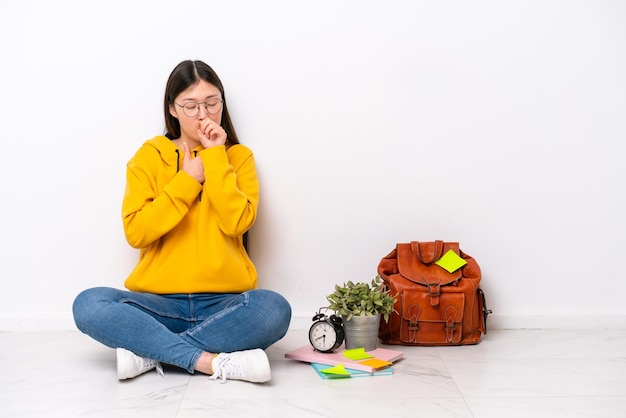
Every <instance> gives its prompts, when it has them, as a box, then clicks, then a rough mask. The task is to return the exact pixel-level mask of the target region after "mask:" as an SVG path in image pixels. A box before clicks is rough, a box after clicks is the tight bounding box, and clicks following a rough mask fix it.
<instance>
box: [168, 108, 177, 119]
mask: <svg viewBox="0 0 626 418" xmlns="http://www.w3.org/2000/svg"><path fill="white" fill-rule="evenodd" d="M170 115H172V116H174V117H175V118H176V119H178V113H176V106H174V105H173V104H171V105H170Z"/></svg>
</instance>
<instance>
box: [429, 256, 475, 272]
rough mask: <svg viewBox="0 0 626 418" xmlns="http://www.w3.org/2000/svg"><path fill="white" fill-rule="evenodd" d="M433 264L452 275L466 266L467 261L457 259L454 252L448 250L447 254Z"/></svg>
mask: <svg viewBox="0 0 626 418" xmlns="http://www.w3.org/2000/svg"><path fill="white" fill-rule="evenodd" d="M435 264H437V265H438V266H439V267H441V268H443V269H445V270H447V271H448V273H454V272H455V271H457V270H458V269H460V268H461V267H463V266H464V265H466V264H467V261H465V260H463V259H462V258H461V257H459V256H458V255H457V253H455V252H454V251H452V250H448V252H447V253H445V254H444V255H443V257H441V258H440V259H439V260H437V262H436V263H435Z"/></svg>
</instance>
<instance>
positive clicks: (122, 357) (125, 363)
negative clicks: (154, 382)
mask: <svg viewBox="0 0 626 418" xmlns="http://www.w3.org/2000/svg"><path fill="white" fill-rule="evenodd" d="M116 351H117V378H118V379H119V380H124V379H130V378H132V377H135V376H139V375H140V374H142V373H145V372H149V371H150V370H152V369H156V370H157V373H158V374H159V375H160V376H161V377H163V368H162V367H161V363H159V362H158V361H156V360H151V359H148V358H143V357H139V356H138V355H136V354H134V353H132V352H130V351H128V350H125V349H123V348H118V349H117V350H116Z"/></svg>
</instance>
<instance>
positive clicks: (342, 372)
mask: <svg viewBox="0 0 626 418" xmlns="http://www.w3.org/2000/svg"><path fill="white" fill-rule="evenodd" d="M320 373H324V374H332V375H337V376H346V377H350V372H349V371H347V370H346V368H345V367H344V366H343V364H341V363H339V364H338V365H336V366H334V367H329V368H328V369H322V370H320Z"/></svg>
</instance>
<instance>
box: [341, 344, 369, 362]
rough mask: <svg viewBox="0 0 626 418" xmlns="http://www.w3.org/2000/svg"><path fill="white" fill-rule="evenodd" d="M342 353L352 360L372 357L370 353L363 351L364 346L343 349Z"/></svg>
mask: <svg viewBox="0 0 626 418" xmlns="http://www.w3.org/2000/svg"><path fill="white" fill-rule="evenodd" d="M343 355H344V356H345V357H347V358H349V359H350V360H353V361H357V360H364V359H366V358H372V357H373V356H372V355H371V354H368V353H367V352H366V351H365V348H364V347H361V348H351V349H350V350H344V352H343Z"/></svg>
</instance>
